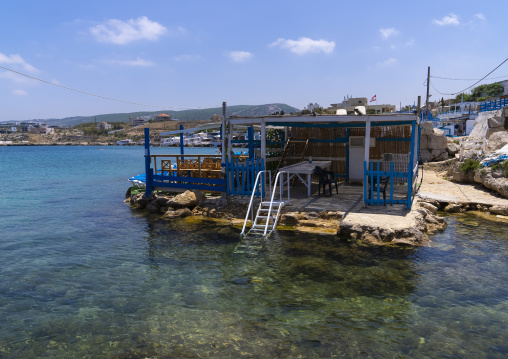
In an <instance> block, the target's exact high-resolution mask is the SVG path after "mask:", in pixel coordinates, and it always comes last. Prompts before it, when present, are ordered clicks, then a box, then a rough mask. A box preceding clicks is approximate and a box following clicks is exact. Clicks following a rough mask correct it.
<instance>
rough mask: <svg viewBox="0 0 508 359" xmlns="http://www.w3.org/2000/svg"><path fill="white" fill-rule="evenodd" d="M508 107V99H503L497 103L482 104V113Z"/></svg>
mask: <svg viewBox="0 0 508 359" xmlns="http://www.w3.org/2000/svg"><path fill="white" fill-rule="evenodd" d="M504 106H508V98H502V99H499V100H495V101H485V102H482V103H481V104H480V112H485V111H494V110H500V109H502V108H503V107H504Z"/></svg>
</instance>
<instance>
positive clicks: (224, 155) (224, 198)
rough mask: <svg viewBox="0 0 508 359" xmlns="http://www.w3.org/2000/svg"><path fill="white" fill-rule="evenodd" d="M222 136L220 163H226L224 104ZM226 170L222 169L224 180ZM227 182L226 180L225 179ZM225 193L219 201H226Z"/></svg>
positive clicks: (224, 108) (224, 105)
mask: <svg viewBox="0 0 508 359" xmlns="http://www.w3.org/2000/svg"><path fill="white" fill-rule="evenodd" d="M221 128H222V136H221V152H222V153H221V155H222V158H221V161H222V163H223V164H224V163H226V160H227V159H226V138H227V137H226V102H223V103H222V126H221ZM226 175H227V174H226V169H225V168H224V167H222V178H226ZM226 180H227V178H226ZM226 198H227V197H226V193H224V192H223V193H222V194H221V199H222V200H223V201H225V200H226Z"/></svg>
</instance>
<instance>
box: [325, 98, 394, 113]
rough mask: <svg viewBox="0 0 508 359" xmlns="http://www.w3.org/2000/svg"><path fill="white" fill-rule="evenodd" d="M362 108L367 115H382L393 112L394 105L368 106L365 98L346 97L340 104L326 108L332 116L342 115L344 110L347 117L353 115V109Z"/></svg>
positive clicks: (333, 104)
mask: <svg viewBox="0 0 508 359" xmlns="http://www.w3.org/2000/svg"><path fill="white" fill-rule="evenodd" d="M357 107H364V108H365V109H366V111H367V113H370V114H383V113H392V112H395V106H394V105H387V104H380V105H378V104H377V103H376V104H369V102H368V99H367V97H347V98H345V99H344V101H342V102H341V103H332V104H330V107H328V112H330V113H333V114H342V111H341V110H345V111H346V112H347V114H348V115H353V114H354V112H355V108H357Z"/></svg>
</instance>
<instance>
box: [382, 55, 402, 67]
mask: <svg viewBox="0 0 508 359" xmlns="http://www.w3.org/2000/svg"><path fill="white" fill-rule="evenodd" d="M397 62H399V60H397V59H396V58H394V57H391V58H389V59H387V60H385V61H383V62H378V63H377V65H378V66H391V65H395V64H396V63H397Z"/></svg>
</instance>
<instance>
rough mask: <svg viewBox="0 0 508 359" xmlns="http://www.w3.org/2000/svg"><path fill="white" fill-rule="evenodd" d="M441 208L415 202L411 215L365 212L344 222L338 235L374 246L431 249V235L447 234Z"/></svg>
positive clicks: (356, 213) (361, 211)
mask: <svg viewBox="0 0 508 359" xmlns="http://www.w3.org/2000/svg"><path fill="white" fill-rule="evenodd" d="M438 209H439V208H438V207H437V206H435V205H433V204H432V203H428V202H426V201H424V200H416V201H415V203H413V207H412V209H411V210H410V211H407V210H405V209H398V210H397V212H398V213H393V212H392V213H383V212H381V211H379V210H378V208H370V207H367V208H364V209H361V210H359V211H357V212H354V213H348V215H347V216H346V217H345V218H344V220H343V221H342V222H341V224H340V227H339V235H341V236H344V237H349V238H351V239H355V240H363V241H367V242H369V243H373V244H400V243H404V244H410V245H420V246H424V245H428V244H429V243H430V239H429V234H432V233H435V232H436V231H441V230H444V229H445V228H446V226H447V224H446V221H445V220H444V219H443V218H442V217H440V216H438V215H437V211H438Z"/></svg>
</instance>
